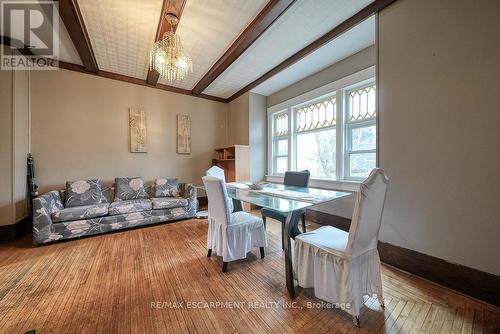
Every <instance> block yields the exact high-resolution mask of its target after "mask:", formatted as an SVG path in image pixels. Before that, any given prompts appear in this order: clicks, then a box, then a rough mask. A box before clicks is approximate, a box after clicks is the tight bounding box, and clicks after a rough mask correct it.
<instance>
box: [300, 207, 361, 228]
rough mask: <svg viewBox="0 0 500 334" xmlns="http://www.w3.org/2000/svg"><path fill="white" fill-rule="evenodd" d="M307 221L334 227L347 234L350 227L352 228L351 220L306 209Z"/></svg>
mask: <svg viewBox="0 0 500 334" xmlns="http://www.w3.org/2000/svg"><path fill="white" fill-rule="evenodd" d="M306 220H309V221H312V222H313V223H316V224H319V225H329V226H333V227H336V228H338V229H341V230H344V231H346V232H349V226H351V220H350V219H349V218H344V217H340V216H335V215H332V214H329V213H325V212H321V211H316V210H310V209H306Z"/></svg>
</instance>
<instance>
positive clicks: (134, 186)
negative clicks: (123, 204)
mask: <svg viewBox="0 0 500 334" xmlns="http://www.w3.org/2000/svg"><path fill="white" fill-rule="evenodd" d="M115 187H116V189H115V201H116V200H131V199H142V198H148V193H147V192H146V189H145V188H144V181H143V180H142V179H141V178H140V177H117V178H115Z"/></svg>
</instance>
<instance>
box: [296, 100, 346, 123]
mask: <svg viewBox="0 0 500 334" xmlns="http://www.w3.org/2000/svg"><path fill="white" fill-rule="evenodd" d="M336 112H337V101H336V98H335V97H332V98H329V99H328V100H324V101H321V102H316V103H314V104H310V105H308V106H305V107H302V108H300V109H297V111H296V126H297V127H296V129H297V132H304V131H308V130H316V129H322V128H327V127H331V126H334V125H335V115H336Z"/></svg>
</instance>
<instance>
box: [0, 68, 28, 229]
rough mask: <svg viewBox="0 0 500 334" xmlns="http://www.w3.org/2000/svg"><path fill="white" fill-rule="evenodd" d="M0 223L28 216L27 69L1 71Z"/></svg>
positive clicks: (7, 223)
mask: <svg viewBox="0 0 500 334" xmlns="http://www.w3.org/2000/svg"><path fill="white" fill-rule="evenodd" d="M0 88H1V89H0V111H1V114H0V161H1V164H0V225H12V224H14V223H16V222H18V221H19V220H21V219H23V218H25V217H26V216H27V205H26V158H27V154H28V152H29V141H28V133H29V131H28V130H29V127H28V122H29V112H30V111H29V72H28V71H8V70H2V71H0Z"/></svg>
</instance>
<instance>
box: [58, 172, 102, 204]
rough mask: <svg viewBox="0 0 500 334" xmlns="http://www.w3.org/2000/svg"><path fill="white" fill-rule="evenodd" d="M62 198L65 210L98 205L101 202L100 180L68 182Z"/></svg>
mask: <svg viewBox="0 0 500 334" xmlns="http://www.w3.org/2000/svg"><path fill="white" fill-rule="evenodd" d="M64 197H65V200H64V206H65V207H66V208H70V207H76V206H84V205H93V204H99V203H101V200H102V185H101V180H99V179H93V180H77V181H68V182H66V191H65V196H64Z"/></svg>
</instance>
